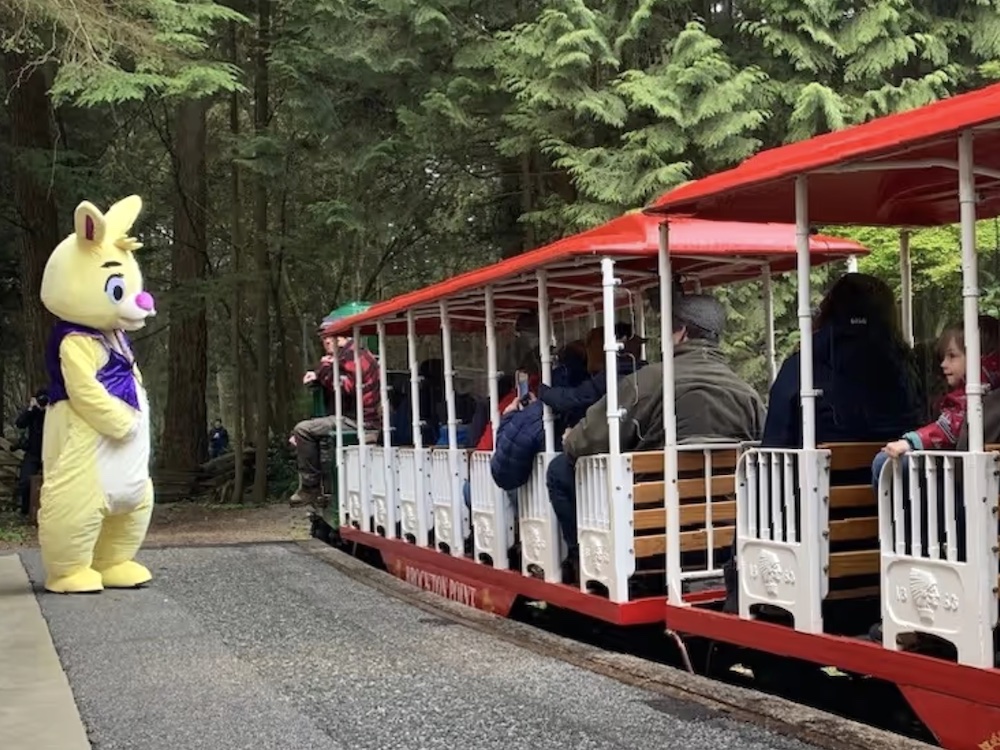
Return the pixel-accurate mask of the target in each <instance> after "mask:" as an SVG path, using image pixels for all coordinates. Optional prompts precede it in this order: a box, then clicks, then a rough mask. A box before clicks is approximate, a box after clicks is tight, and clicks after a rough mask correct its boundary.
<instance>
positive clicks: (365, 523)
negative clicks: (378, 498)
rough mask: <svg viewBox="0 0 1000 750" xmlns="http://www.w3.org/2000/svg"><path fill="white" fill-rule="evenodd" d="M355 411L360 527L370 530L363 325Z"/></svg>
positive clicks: (357, 330) (357, 347)
mask: <svg viewBox="0 0 1000 750" xmlns="http://www.w3.org/2000/svg"><path fill="white" fill-rule="evenodd" d="M353 333H354V342H353V343H354V413H355V416H356V418H357V423H358V426H357V431H358V475H359V476H360V477H361V487H360V491H361V518H360V519H358V521H359V524H358V527H359V528H360V529H361V530H362V531H370V530H371V529H370V525H371V519H372V496H371V492H370V491H369V490H370V487H369V483H368V445H367V437H368V436H367V434H366V431H365V427H366V425H365V400H364V393H362V391H361V387H362V385H363V383H364V378H363V377H362V374H361V327H360V326H354V331H353Z"/></svg>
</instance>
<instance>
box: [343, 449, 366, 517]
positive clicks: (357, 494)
mask: <svg viewBox="0 0 1000 750" xmlns="http://www.w3.org/2000/svg"><path fill="white" fill-rule="evenodd" d="M360 450H361V449H360V448H359V447H358V446H356V445H352V446H350V447H347V448H344V470H345V472H344V473H345V475H346V482H345V486H346V489H347V498H346V502H345V503H344V507H345V508H346V513H347V523H349V524H351V525H352V526H356V527H357V528H359V529H361V530H362V531H367V530H368V528H367V525H362V523H361V461H360V456H359V453H360Z"/></svg>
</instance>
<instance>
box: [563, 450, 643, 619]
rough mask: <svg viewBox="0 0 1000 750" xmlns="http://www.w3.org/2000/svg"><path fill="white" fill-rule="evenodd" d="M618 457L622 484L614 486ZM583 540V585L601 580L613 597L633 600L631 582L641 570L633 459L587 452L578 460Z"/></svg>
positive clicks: (579, 520) (579, 523)
mask: <svg viewBox="0 0 1000 750" xmlns="http://www.w3.org/2000/svg"><path fill="white" fill-rule="evenodd" d="M615 460H617V461H618V462H619V465H620V469H619V471H618V472H617V475H618V476H620V477H624V481H623V482H622V485H621V486H620V487H612V486H611V479H610V477H611V471H610V463H611V461H615ZM576 513H577V539H578V541H579V549H580V589H581V590H583V591H587V590H588V589H589V588H590V587H592V585H593V584H595V583H597V584H600V585H601V586H604V587H605V588H607V591H608V598H609V599H610V600H611V601H613V602H618V603H621V602H627V601H628V600H629V586H628V582H629V579H630V578H631V577H632V575H633V574H634V573H635V549H634V547H633V544H632V458H631V456H630V455H628V454H624V455H619V456H618V457H617V458H615V457H614V456H609V455H601V456H585V457H583V458H580V459H579V460H578V461H577V463H576Z"/></svg>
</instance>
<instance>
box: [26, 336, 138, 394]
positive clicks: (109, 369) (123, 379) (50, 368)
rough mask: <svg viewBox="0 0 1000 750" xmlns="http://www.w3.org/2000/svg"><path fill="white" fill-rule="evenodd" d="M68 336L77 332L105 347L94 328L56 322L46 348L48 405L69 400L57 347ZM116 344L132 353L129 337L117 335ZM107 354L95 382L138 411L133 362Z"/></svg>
mask: <svg viewBox="0 0 1000 750" xmlns="http://www.w3.org/2000/svg"><path fill="white" fill-rule="evenodd" d="M71 333H78V334H82V335H84V336H90V337H91V338H95V339H98V340H100V341H101V343H104V344H105V345H107V340H106V339H105V337H104V334H103V333H101V332H100V331H98V330H97V329H96V328H89V327H88V326H80V325H77V324H76V323H67V322H66V321H65V320H59V321H56V324H55V326H54V327H53V328H52V335H51V336H49V345H48V348H47V349H46V352H45V369H46V371H47V372H48V375H49V402H50V403H53V404H54V403H56V402H58V401H65V400H67V399H68V398H69V394H67V393H66V381H65V380H64V379H63V374H62V367H61V366H60V362H59V346H60V344H62V340H63V339H64V338H66V337H67V336H68V335H69V334H71ZM116 333H117V335H118V337H119V341H121V342H122V344H123V345H124V347H125V349H126V350H127V351H129V352H130V353H131V346H130V345H129V342H128V338H127V337H126V336H125V334H124V333H122V332H116ZM108 352H109V354H110V356H109V358H108V363H107V364H106V365H104V367H102V368H101V369H100V370H99V371H98V373H97V382H99V383H100V384H101V385H103V386H104V389H105V390H106V391H107V392H108V393H110V394H111V395H112V396H115V397H116V398H120V399H121V400H122V401H124V402H125V403H126V404H128V405H129V406H131V407H132V408H133V409H136V410H138V409H139V396H138V394H137V393H136V389H135V375H134V373H133V372H132V363H131V362H130V361H129V359H128V358H127V357H125V356H124V355H122V354H121V353H119V352H118V351H116V350H115V349H113V348H112V347H110V346H108Z"/></svg>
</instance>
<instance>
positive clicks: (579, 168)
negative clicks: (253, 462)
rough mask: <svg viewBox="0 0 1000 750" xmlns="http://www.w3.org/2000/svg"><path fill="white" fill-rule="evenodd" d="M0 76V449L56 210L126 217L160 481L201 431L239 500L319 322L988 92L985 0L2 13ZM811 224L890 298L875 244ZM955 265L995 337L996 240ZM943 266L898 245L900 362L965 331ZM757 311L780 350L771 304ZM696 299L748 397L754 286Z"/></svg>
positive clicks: (934, 238)
mask: <svg viewBox="0 0 1000 750" xmlns="http://www.w3.org/2000/svg"><path fill="white" fill-rule="evenodd" d="M0 53H2V67H3V72H4V77H3V80H2V85H3V96H4V98H3V107H2V108H0V148H2V151H0V383H2V388H0V418H2V420H3V424H4V426H6V425H9V424H10V421H11V419H12V418H13V416H14V415H15V414H16V413H17V411H18V410H19V409H20V408H22V406H23V405H24V403H25V402H26V400H27V398H28V396H29V394H30V393H31V392H33V391H34V389H35V388H37V387H38V386H39V385H40V384H42V383H44V368H43V361H42V357H43V349H44V341H45V339H46V337H47V335H48V329H49V326H50V324H51V319H50V317H49V316H48V314H47V313H46V311H45V310H44V309H43V308H42V307H41V304H40V302H39V299H38V288H39V282H40V279H41V273H42V269H43V268H44V264H45V260H46V258H47V257H48V254H49V252H50V251H51V250H52V248H53V247H54V246H55V245H56V244H57V243H58V242H59V241H60V240H61V239H62V238H63V237H64V236H65V235H66V234H68V233H69V232H70V231H72V230H71V221H72V211H73V208H74V207H75V206H76V204H77V203H78V202H79V201H80V200H83V199H87V200H91V201H93V202H95V203H96V204H97V205H98V206H100V207H102V208H106V207H107V206H108V205H110V203H112V202H113V201H115V200H117V199H118V198H121V197H124V196H126V195H128V194H130V193H138V194H139V195H141V196H142V197H143V199H144V201H145V204H146V208H145V210H144V212H143V215H142V217H141V219H140V225H139V226H138V227H137V232H138V236H139V237H140V239H141V240H142V241H143V242H144V243H145V245H146V247H145V248H144V249H143V250H141V251H140V253H141V259H140V260H141V263H142V265H143V270H144V273H145V276H146V279H147V287H148V288H149V289H150V290H151V291H152V292H153V293H154V294H155V295H156V297H157V301H158V309H159V315H158V316H157V317H156V318H155V319H154V320H153V322H152V324H151V325H149V326H148V327H147V328H146V329H144V330H143V331H142V332H141V333H140V335H139V336H137V337H136V339H137V340H136V348H137V350H138V353H139V356H140V358H141V361H142V364H143V371H144V373H145V374H146V378H147V381H148V384H149V388H150V393H151V399H152V403H153V406H154V426H155V433H156V445H155V456H156V461H157V464H158V465H159V466H161V467H165V468H168V469H184V468H188V467H191V466H193V465H195V464H198V463H200V462H202V461H204V459H205V458H206V457H207V449H208V446H207V430H208V425H209V422H210V420H211V419H213V418H214V417H221V418H222V419H223V420H224V422H225V424H226V425H227V427H228V429H229V431H230V435H231V437H233V438H234V441H233V442H234V443H235V446H236V447H237V448H239V447H242V446H243V445H244V444H248V443H253V444H254V445H257V446H260V447H261V449H260V450H258V452H257V470H256V473H255V481H254V483H253V495H254V498H255V499H256V500H263V499H264V497H265V495H266V494H267V489H268V487H267V471H268V466H267V457H268V447H270V449H271V451H272V454H273V451H274V450H275V449H281V447H283V446H285V445H286V444H285V440H286V437H287V434H288V431H289V428H290V427H291V426H292V425H293V424H294V423H295V422H296V421H297V420H298V419H300V418H301V417H302V416H304V415H306V414H307V413H308V411H309V408H310V407H309V404H308V400H307V398H306V397H305V394H304V391H303V388H302V386H301V373H302V371H303V369H304V368H305V367H306V366H307V365H309V364H310V363H312V362H313V361H314V359H315V357H316V356H318V353H319V351H318V346H317V343H318V342H317V341H316V339H315V335H314V332H315V327H316V324H317V323H318V321H319V319H320V318H321V317H322V316H323V315H324V314H325V313H326V312H328V311H329V310H331V309H332V308H334V307H336V306H338V305H340V304H343V303H344V302H347V301H350V300H356V299H363V300H376V299H381V298H384V297H388V296H391V295H394V294H398V293H400V292H403V291H407V290H409V289H413V288H416V287H419V286H423V285H426V284H428V283H431V282H433V281H436V280H438V279H441V278H444V277H447V276H450V275H453V274H455V273H457V272H460V271H462V270H465V269H467V268H470V267H474V266H479V265H483V264H486V263H489V262H491V261H494V260H497V259H499V258H501V257H505V256H510V255H512V254H516V253H519V252H523V251H525V250H528V249H531V248H534V247H538V246H540V245H542V244H545V243H547V242H549V241H551V240H554V239H557V238H559V237H561V236H565V235H567V234H570V233H573V232H577V231H580V230H583V229H586V228H589V227H592V226H595V225H597V224H600V223H602V222H604V221H606V220H609V219H611V218H614V217H616V216H618V215H620V214H621V213H623V212H625V211H627V210H631V209H635V208H639V207H641V206H642V205H644V204H645V203H646V202H648V201H649V200H650V199H652V198H654V197H655V196H656V195H658V194H660V193H662V192H663V191H665V190H667V189H669V188H670V187H672V186H674V185H676V184H678V183H680V182H683V181H685V180H687V179H694V178H697V177H700V176H702V175H704V174H706V173H708V172H711V171H714V170H718V169H720V168H724V167H728V166H731V165H734V164H736V163H737V162H739V161H740V160H741V159H743V158H745V157H747V156H749V155H750V154H752V153H754V152H756V151H758V150H760V149H762V148H767V147H772V146H776V145H779V144H782V143H787V142H790V141H795V140H799V139H802V138H806V137H809V136H812V135H815V134H818V133H823V132H827V131H831V130H836V129H838V128H842V127H844V126H847V125H850V124H853V123H857V122H862V121H865V120H868V119H870V118H872V117H876V116H879V115H882V114H886V113H889V112H896V111H901V110H905V109H909V108H912V107H915V106H919V105H922V104H925V103H927V102H930V101H933V100H935V99H938V98H942V97H945V96H948V95H951V94H955V93H959V92H963V91H967V90H970V89H973V88H977V87H980V86H983V85H986V84H989V83H992V82H994V81H996V80H1000V0H913V1H912V2H911V1H906V0H586V1H584V0H549V1H547V2H535V1H533V0H516V2H515V1H512V0H231V2H210V1H208V0H117V2H115V3H108V2H106V1H105V0H0ZM823 229H825V230H826V231H832V232H836V233H839V234H841V235H842V236H851V237H854V238H855V239H858V240H860V241H861V242H863V243H864V244H865V245H867V246H868V247H869V248H871V250H872V254H871V256H870V257H867V258H864V259H863V260H861V262H860V270H863V271H869V272H872V273H875V274H877V275H879V276H880V277H882V278H884V279H885V280H886V281H887V282H888V283H889V284H890V285H892V287H893V288H894V289H896V290H897V292H898V289H899V273H898V255H897V247H898V233H897V232H895V231H888V230H880V229H857V228H854V229H838V228H829V227H825V228H823ZM979 244H980V253H981V255H982V256H983V262H982V263H981V268H982V271H981V272H982V275H983V287H984V289H985V292H986V297H987V304H986V309H987V310H992V311H994V312H995V311H996V304H997V295H998V294H1000V287H998V285H997V283H996V282H997V281H998V280H1000V228H998V226H997V224H996V223H995V222H993V221H990V222H981V223H980V227H979ZM957 247H958V233H957V230H956V229H955V228H953V227H945V228H938V229H932V230H926V231H920V232H917V233H915V234H914V235H913V236H912V239H911V252H912V255H913V263H914V276H913V289H914V295H915V309H916V311H917V319H916V330H917V336H918V338H921V339H926V338H929V337H933V336H934V334H935V333H936V331H937V330H939V329H940V327H941V326H942V325H943V324H944V323H945V322H946V321H949V320H951V319H954V318H956V317H958V316H960V310H961V297H960V278H961V274H960V261H959V255H958V252H957ZM844 270H845V269H844V268H842V267H840V266H837V267H829V268H825V269H821V270H817V271H816V272H815V280H816V282H817V294H820V293H822V291H823V288H824V286H825V285H826V284H828V282H829V281H830V280H832V279H833V278H835V277H836V276H837V275H839V274H840V273H842V272H843V271H844ZM775 288H776V306H775V310H776V315H777V331H778V348H779V353H780V354H782V355H783V354H785V353H787V352H788V351H790V350H791V349H792V348H793V347H794V346H795V345H796V339H797V333H796V325H795V318H794V315H795V310H794V294H795V287H794V282H793V281H792V280H788V279H782V280H779V281H778V282H777V283H776V285H775ZM719 294H720V295H721V296H722V298H724V300H725V301H726V303H727V305H728V307H729V311H730V332H729V335H728V341H727V344H726V345H727V348H728V350H729V352H730V354H731V355H732V357H733V358H734V360H735V361H736V363H737V366H738V367H739V368H740V370H741V371H742V372H743V373H744V374H745V375H746V377H748V378H749V379H751V380H752V381H753V382H754V383H755V384H757V385H758V386H760V387H762V388H765V387H766V383H767V369H766V368H767V365H766V363H765V362H764V361H763V358H762V357H761V356H760V352H762V351H763V348H764V347H763V337H764V326H763V320H762V308H761V305H760V304H759V302H758V300H759V297H760V289H759V287H758V286H756V285H753V284H749V285H742V286H738V287H732V288H729V289H725V290H720V292H719Z"/></svg>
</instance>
